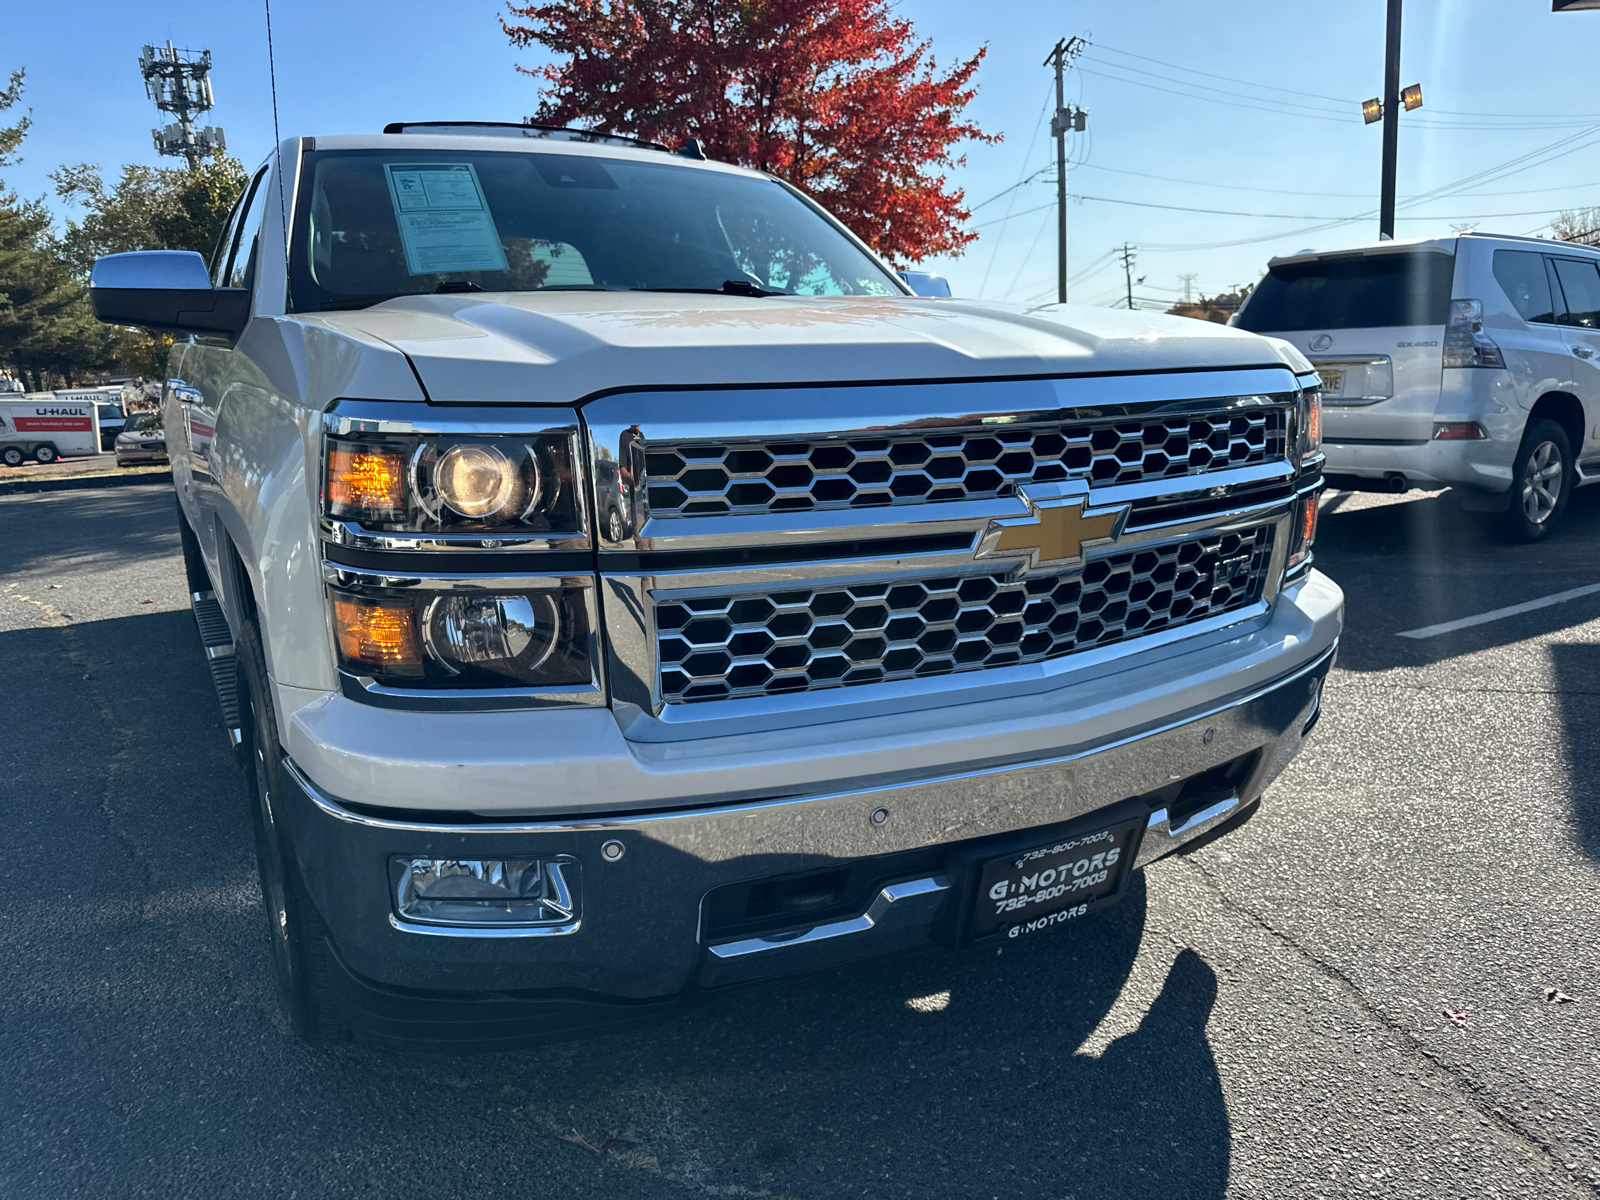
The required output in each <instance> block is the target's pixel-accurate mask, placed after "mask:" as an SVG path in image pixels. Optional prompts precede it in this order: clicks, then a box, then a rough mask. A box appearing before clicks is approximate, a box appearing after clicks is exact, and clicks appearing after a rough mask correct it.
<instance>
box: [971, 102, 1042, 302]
mask: <svg viewBox="0 0 1600 1200" xmlns="http://www.w3.org/2000/svg"><path fill="white" fill-rule="evenodd" d="M1050 94H1051V88H1046V89H1045V93H1044V103H1042V104H1041V105H1039V115H1038V117H1036V118H1035V119H1034V122H1033V134H1032V136H1031V137H1029V138H1028V148H1027V149H1026V150H1024V151H1023V153H1022V168H1021V170H1019V171H1018V172H1017V183H1018V184H1019V185H1020V184H1021V183H1022V177H1023V175H1024V174H1026V173H1027V170H1028V163H1029V161H1031V160H1032V158H1033V144H1034V143H1035V142H1037V141H1038V140H1039V127H1040V125H1042V124H1043V123H1044V114H1045V112H1046V111H1047V110H1048V109H1049V107H1050ZM1016 202H1017V200H1016V190H1015V189H1014V188H1013V190H1012V194H1011V204H1008V205H1007V206H1006V215H1005V218H1004V219H1005V220H1010V219H1011V205H1013V204H1015V203H1016ZM1002 240H1003V239H1001V238H996V239H995V240H994V248H993V249H992V250H990V251H989V262H988V264H987V265H986V266H985V267H984V268H983V282H982V283H980V284H978V295H980V296H981V295H983V293H984V292H985V291H986V290H987V289H988V287H989V272H991V271H993V270H994V260H995V258H996V257H997V256H998V255H999V253H1000V243H1001V241H1002Z"/></svg>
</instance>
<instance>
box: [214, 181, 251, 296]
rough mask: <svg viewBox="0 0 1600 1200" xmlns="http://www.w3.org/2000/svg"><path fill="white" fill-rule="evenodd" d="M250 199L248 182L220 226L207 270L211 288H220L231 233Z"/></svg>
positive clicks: (231, 243) (230, 243) (237, 225)
mask: <svg viewBox="0 0 1600 1200" xmlns="http://www.w3.org/2000/svg"><path fill="white" fill-rule="evenodd" d="M249 198H250V181H249V180H246V181H245V185H244V187H243V188H241V189H240V191H239V198H238V199H237V200H235V201H234V202H233V211H232V212H230V213H229V214H228V219H227V221H226V222H225V223H224V224H223V226H222V233H221V235H220V236H219V237H218V238H217V245H216V249H214V250H212V251H211V261H210V263H209V264H208V269H209V270H210V272H211V286H212V287H221V286H222V268H223V267H224V266H226V265H227V261H228V248H229V247H230V246H232V245H233V231H234V230H235V229H237V228H238V227H239V214H240V213H241V212H243V211H244V204H245V201H246V200H248V199H249Z"/></svg>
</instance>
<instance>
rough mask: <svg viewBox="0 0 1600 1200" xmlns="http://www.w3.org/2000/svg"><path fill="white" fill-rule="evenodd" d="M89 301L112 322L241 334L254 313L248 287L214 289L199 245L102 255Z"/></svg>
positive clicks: (157, 328) (163, 330) (91, 280)
mask: <svg viewBox="0 0 1600 1200" xmlns="http://www.w3.org/2000/svg"><path fill="white" fill-rule="evenodd" d="M89 304H90V306H91V307H92V308H93V309H94V315H95V316H96V317H98V318H99V319H100V320H102V321H104V322H106V324H108V325H134V326H138V327H140V328H143V329H151V330H155V331H157V332H160V333H198V334H210V335H213V336H215V335H218V334H220V335H222V336H223V337H227V338H230V339H231V338H236V337H238V336H239V334H240V333H241V332H243V330H244V325H245V321H246V320H248V319H249V316H250V293H249V291H248V290H246V289H245V288H214V287H212V286H211V276H210V274H209V273H208V272H207V271H206V260H205V259H203V258H201V257H200V255H198V254H196V253H195V252H194V251H193V250H135V251H133V252H131V253H128V254H108V255H106V256H105V257H104V258H100V259H96V260H95V264H94V270H93V271H92V272H91V273H90V275H89Z"/></svg>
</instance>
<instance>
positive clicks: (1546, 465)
mask: <svg viewBox="0 0 1600 1200" xmlns="http://www.w3.org/2000/svg"><path fill="white" fill-rule="evenodd" d="M1573 474H1574V472H1573V466H1572V446H1571V443H1569V442H1568V441H1567V434H1566V431H1565V430H1564V429H1562V428H1561V426H1559V425H1557V424H1556V423H1555V422H1554V421H1546V420H1543V419H1540V420H1537V421H1529V422H1528V428H1527V430H1526V431H1525V432H1524V433H1523V435H1522V445H1521V446H1520V447H1518V449H1517V457H1516V459H1515V461H1514V462H1513V463H1512V465H1511V504H1510V507H1509V508H1507V510H1506V513H1505V520H1504V530H1505V534H1506V536H1507V537H1508V538H1509V539H1510V540H1512V541H1514V542H1537V541H1538V540H1539V539H1540V538H1542V537H1544V536H1545V535H1546V534H1547V533H1549V532H1550V530H1551V529H1552V528H1554V527H1555V525H1556V523H1557V522H1558V521H1559V520H1560V519H1561V514H1562V513H1563V512H1565V511H1566V508H1567V498H1568V497H1569V496H1570V495H1571V494H1572V483H1573Z"/></svg>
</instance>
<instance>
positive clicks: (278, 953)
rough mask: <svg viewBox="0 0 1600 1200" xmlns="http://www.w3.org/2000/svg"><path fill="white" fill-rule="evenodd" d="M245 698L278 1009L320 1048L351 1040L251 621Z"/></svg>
mask: <svg viewBox="0 0 1600 1200" xmlns="http://www.w3.org/2000/svg"><path fill="white" fill-rule="evenodd" d="M234 654H235V656H236V658H237V661H238V665H239V683H240V699H241V700H242V701H243V703H244V705H245V707H246V712H245V722H244V732H245V743H246V744H245V747H244V748H245V754H246V760H245V770H246V771H247V772H248V773H249V775H250V782H251V785H252V786H251V818H252V821H253V823H254V825H255V834H256V861H257V865H258V866H259V868H260V871H261V899H262V903H263V904H264V906H265V907H266V910H267V930H268V936H269V937H270V938H271V940H272V969H273V974H274V976H275V977H276V979H277V984H278V1006H279V1011H281V1012H282V1013H283V1016H284V1020H285V1021H287V1022H288V1025H289V1029H290V1031H291V1032H292V1033H293V1034H294V1035H295V1036H296V1037H299V1038H302V1039H303V1040H305V1041H307V1042H310V1043H311V1044H313V1045H329V1044H332V1043H335V1042H343V1041H348V1040H349V1039H350V1030H349V1029H348V1028H347V1027H346V1025H345V1024H344V1022H343V1021H342V1020H341V1019H340V1017H339V1015H338V1011H337V1009H336V1007H335V1005H334V1002H333V991H332V971H333V969H334V966H333V959H332V951H331V950H330V949H329V946H328V930H327V926H325V925H324V924H323V922H322V918H321V917H320V916H319V915H318V914H317V910H316V907H315V906H314V905H313V904H312V902H311V897H310V895H308V894H307V892H306V887H305V883H304V882H303V881H302V880H301V878H300V869H299V866H298V865H297V864H296V862H295V859H294V848H293V845H292V844H291V841H290V838H289V826H288V823H287V820H286V816H285V810H284V806H283V787H282V780H283V764H282V756H283V750H282V742H281V741H280V740H279V738H278V719H277V717H276V715H275V714H274V713H273V708H272V699H271V692H270V691H269V689H268V685H267V662H266V656H265V655H264V654H263V653H262V649H261V635H260V633H259V632H258V631H257V629H256V627H255V625H254V624H253V623H251V622H248V621H247V622H245V623H244V627H243V628H242V629H241V630H240V632H239V639H238V641H237V642H236V643H235V646H234Z"/></svg>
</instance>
